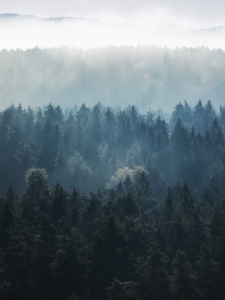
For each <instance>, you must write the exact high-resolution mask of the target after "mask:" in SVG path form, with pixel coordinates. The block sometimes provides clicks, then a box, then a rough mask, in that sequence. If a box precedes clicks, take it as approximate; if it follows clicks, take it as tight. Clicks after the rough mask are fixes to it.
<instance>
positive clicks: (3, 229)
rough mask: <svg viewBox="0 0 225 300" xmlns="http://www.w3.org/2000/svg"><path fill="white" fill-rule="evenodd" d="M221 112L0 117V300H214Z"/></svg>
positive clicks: (58, 110) (224, 201)
mask: <svg viewBox="0 0 225 300" xmlns="http://www.w3.org/2000/svg"><path fill="white" fill-rule="evenodd" d="M224 134H225V106H220V108H219V110H218V111H217V110H216V109H215V108H214V106H213V103H212V102H211V101H208V102H207V103H206V104H205V105H203V104H202V102H201V100H199V101H198V102H197V103H196V105H195V106H194V107H191V106H190V105H189V104H188V103H187V102H186V101H185V102H184V103H183V104H182V103H179V104H177V105H176V106H175V107H174V110H173V112H172V114H171V116H169V117H168V115H164V114H163V112H162V111H161V110H159V111H152V110H149V111H147V112H146V113H141V112H139V111H138V109H137V107H135V106H128V107H126V108H123V109H122V108H119V107H117V108H110V107H104V106H103V105H102V104H101V103H98V104H96V105H95V106H94V107H92V108H90V107H87V106H86V105H85V104H83V105H81V106H80V107H77V106H74V107H73V108H71V109H69V108H67V109H65V110H63V109H62V107H60V106H53V105H52V104H49V105H47V106H46V107H44V108H41V107H38V108H35V109H32V108H31V107H27V108H24V107H22V105H21V104H19V105H18V106H15V105H11V106H9V107H8V108H6V109H5V110H4V111H1V112H0V196H1V198H0V299H3V300H4V299H7V300H11V299H13V300H16V299H18V300H20V299H23V300H28V299H29V300H39V299H43V300H53V299H54V300H63V299H65V300H147V299H148V300H149V299H151V300H185V299H187V300H191V299H196V300H197V299H198V300H199V299H202V300H211V299H218V300H219V299H223V298H224V295H225V283H224V282H225V281H224V280H225V256H224V253H225V184H224V183H225V137H224Z"/></svg>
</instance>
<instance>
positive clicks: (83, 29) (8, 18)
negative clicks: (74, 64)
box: [0, 12, 225, 50]
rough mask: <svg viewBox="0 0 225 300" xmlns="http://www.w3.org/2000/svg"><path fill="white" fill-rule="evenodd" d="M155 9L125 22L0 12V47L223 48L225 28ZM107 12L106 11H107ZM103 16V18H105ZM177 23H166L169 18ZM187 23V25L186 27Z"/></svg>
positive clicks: (109, 18) (169, 20) (224, 46)
mask: <svg viewBox="0 0 225 300" xmlns="http://www.w3.org/2000/svg"><path fill="white" fill-rule="evenodd" d="M131 15H132V14H131ZM137 15H138V14H137ZM168 15H169V13H168V14H165V13H163V12H161V13H160V12H158V13H156V14H153V15H152V16H151V15H150V16H151V17H149V19H147V18H146V17H144V15H143V17H142V15H139V18H138V20H137V18H135V17H134V18H133V19H132V18H131V20H130V21H131V22H129V23H127V22H126V23H124V22H122V21H119V20H117V19H113V18H112V17H111V15H110V14H109V17H108V20H105V21H101V20H98V19H93V18H92V19H91V18H81V17H80V18H63V17H62V18H38V17H34V16H21V15H15V14H2V15H0V49H8V50H9V49H17V48H18V49H23V50H26V49H30V48H33V47H35V46H38V47H39V48H46V47H47V48H50V47H60V46H68V47H78V48H82V49H88V48H99V47H108V46H109V45H114V46H124V45H129V46H135V47H137V46H138V45H156V46H159V47H164V46H167V47H170V48H172V49H174V48H176V47H183V46H185V47H202V46H204V47H208V48H209V49H214V48H215V49H218V48H220V49H225V41H224V39H223V37H224V33H225V28H224V27H222V26H221V27H212V28H201V29H199V28H197V29H196V28H194V27H193V25H194V23H189V22H187V26H183V25H182V22H179V20H175V19H173V18H170V17H168ZM106 16H107V15H106ZM106 16H105V17H104V16H103V17H102V19H107V18H106ZM172 21H174V22H177V23H168V22H172ZM188 25H189V27H188Z"/></svg>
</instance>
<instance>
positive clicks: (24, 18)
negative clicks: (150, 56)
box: [0, 13, 225, 33]
mask: <svg viewBox="0 0 225 300" xmlns="http://www.w3.org/2000/svg"><path fill="white" fill-rule="evenodd" d="M12 20H21V21H31V20H36V21H45V22H58V23H61V22H66V21H74V22H78V21H84V22H91V23H95V24H111V25H113V24H112V22H105V21H101V20H98V19H94V18H86V17H64V16H62V17H51V18H45V17H38V16H35V15H20V14H14V13H5V14H0V22H1V21H12ZM115 25H118V24H115ZM121 25H126V26H136V25H135V24H133V23H123V22H121ZM155 26H156V27H158V28H161V29H165V31H168V30H169V31H173V30H179V31H180V32H187V31H189V32H193V33H194V32H195V33H200V32H216V31H217V32H218V31H223V30H225V26H217V27H209V28H188V27H184V26H180V25H176V24H172V23H159V24H158V25H155Z"/></svg>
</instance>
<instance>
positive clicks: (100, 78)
mask: <svg viewBox="0 0 225 300" xmlns="http://www.w3.org/2000/svg"><path fill="white" fill-rule="evenodd" d="M0 66H1V68H0V108H1V109H3V108H5V107H6V106H7V105H10V104H11V103H12V102H14V103H18V102H19V101H20V102H21V103H22V104H23V105H25V106H27V105H31V106H33V107H34V106H37V105H44V104H46V103H49V102H52V104H54V105H57V104H60V105H62V106H64V107H65V106H70V107H71V106H73V105H75V104H77V105H80V104H81V103H86V104H87V105H93V104H95V103H97V102H98V101H101V102H102V103H103V104H104V105H110V106H115V105H120V106H122V107H123V106H127V105H128V104H131V105H133V104H134V105H137V106H138V107H139V109H140V110H147V109H149V108H150V107H151V108H153V109H157V108H164V109H165V110H168V111H169V110H170V109H171V108H172V107H173V106H174V105H175V104H176V103H178V102H179V101H181V102H182V101H184V100H187V101H188V103H189V104H190V105H195V104H196V102H197V100H198V99H202V101H203V103H205V102H206V101H207V100H208V99H211V100H212V101H213V103H214V105H215V107H218V106H219V104H223V102H224V94H225V86H224V77H225V52H223V51H221V50H212V51H210V50H209V49H207V48H196V49H193V48H191V49H188V48H176V49H174V50H172V49H169V48H161V47H141V46H140V47H136V48H135V47H129V46H126V47H114V46H110V47H107V48H99V49H89V50H81V49H76V48H72V49H70V48H68V47H61V48H51V49H43V50H42V49H38V48H34V49H31V50H26V51H22V50H16V51H14V50H11V51H7V50H2V51H1V52H0Z"/></svg>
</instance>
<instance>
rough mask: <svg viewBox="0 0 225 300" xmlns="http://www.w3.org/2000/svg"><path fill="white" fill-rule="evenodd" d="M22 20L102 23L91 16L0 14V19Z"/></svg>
mask: <svg viewBox="0 0 225 300" xmlns="http://www.w3.org/2000/svg"><path fill="white" fill-rule="evenodd" d="M13 19H17V20H19V19H20V20H23V21H28V20H37V21H39V20H40V21H50V22H51V21H53V22H62V21H91V22H96V23H104V22H103V21H100V20H98V19H93V18H85V17H53V18H43V17H37V16H34V15H20V14H12V13H7V14H0V21H4V20H6V21H7V20H13Z"/></svg>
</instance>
